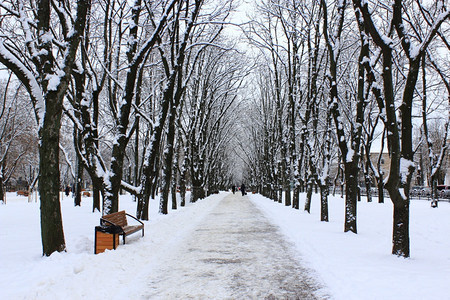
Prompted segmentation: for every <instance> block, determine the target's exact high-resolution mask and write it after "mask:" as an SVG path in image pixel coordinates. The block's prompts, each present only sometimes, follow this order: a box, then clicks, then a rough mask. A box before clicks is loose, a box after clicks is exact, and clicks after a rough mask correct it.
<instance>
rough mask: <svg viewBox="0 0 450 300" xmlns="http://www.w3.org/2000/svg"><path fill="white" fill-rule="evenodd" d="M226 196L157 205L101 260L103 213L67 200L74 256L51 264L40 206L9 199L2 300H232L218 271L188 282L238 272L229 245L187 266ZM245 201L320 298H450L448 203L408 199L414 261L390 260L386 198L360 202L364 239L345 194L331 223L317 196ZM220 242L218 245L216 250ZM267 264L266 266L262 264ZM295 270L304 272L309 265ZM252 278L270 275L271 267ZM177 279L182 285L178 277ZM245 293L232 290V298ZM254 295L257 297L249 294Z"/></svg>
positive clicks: (3, 212) (2, 235)
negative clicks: (347, 225) (286, 201)
mask: <svg viewBox="0 0 450 300" xmlns="http://www.w3.org/2000/svg"><path fill="white" fill-rule="evenodd" d="M228 195H229V193H221V194H219V195H214V196H212V197H209V198H207V199H205V200H202V201H199V202H198V203H196V204H188V205H187V207H184V208H179V209H178V210H177V211H170V212H169V215H167V216H163V215H158V214H157V206H158V203H157V201H152V202H151V213H150V218H151V220H150V221H149V222H146V228H145V233H146V235H145V237H144V238H140V235H139V234H135V235H133V236H131V237H130V239H129V243H127V245H120V247H119V248H118V249H117V250H116V251H108V252H107V253H103V254H99V255H94V254H93V252H94V249H93V248H94V228H95V226H97V225H98V222H99V218H100V213H98V212H97V213H91V206H92V200H91V199H90V198H83V202H82V206H81V207H74V206H73V200H72V198H66V197H64V199H63V200H62V213H63V222H64V232H65V237H66V244H67V253H63V254H61V253H56V254H53V255H52V256H51V257H49V258H44V257H42V256H41V252H42V249H41V241H40V225H39V203H36V202H31V203H28V201H27V198H24V197H17V196H15V195H13V194H8V195H7V204H6V205H0V228H1V229H2V230H1V232H0V278H2V280H0V299H97V298H99V297H102V298H107V299H108V298H109V299H140V298H150V299H170V297H171V296H180V295H181V294H180V293H183V286H186V289H191V292H192V291H194V292H195V291H196V290H197V289H205V288H206V294H205V297H208V298H210V297H211V298H217V299H223V298H226V295H228V294H226V293H225V292H223V293H219V291H223V287H224V286H225V283H224V282H223V280H222V281H220V280H211V278H215V276H216V275H217V274H215V276H213V277H210V280H209V281H208V282H209V284H208V285H204V284H203V285H202V282H201V281H192V280H189V274H191V272H189V269H190V268H192V274H197V275H199V274H202V272H204V275H205V276H206V275H208V274H209V275H211V272H213V271H211V269H208V267H211V265H212V266H216V267H217V268H222V267H223V266H224V265H227V266H230V267H231V268H232V267H233V266H237V265H238V264H237V263H229V264H219V263H218V262H224V261H225V260H223V259H224V258H220V259H219V258H218V257H217V255H218V254H217V253H220V251H222V250H223V249H215V250H216V251H217V253H215V255H214V257H212V256H211V257H209V258H207V259H205V260H204V262H208V263H205V264H204V265H203V264H194V263H188V261H189V260H192V258H193V257H195V255H196V254H195V251H193V253H189V251H188V250H195V249H196V248H197V247H196V246H195V245H198V244H199V243H198V242H196V240H199V239H200V240H202V239H206V237H207V236H206V237H205V235H204V234H205V233H206V231H202V230H199V228H204V229H207V228H209V229H210V230H211V229H214V230H212V232H221V230H218V229H217V227H214V225H212V224H213V223H212V222H213V221H214V220H215V219H219V217H220V216H219V215H220V214H218V211H223V210H224V208H222V207H223V205H224V203H225V202H224V201H226V199H224V198H225V197H226V196H228ZM239 197H240V196H239ZM246 197H248V198H249V199H250V200H251V201H252V203H253V205H255V206H256V207H258V208H259V209H260V210H261V211H262V212H263V213H264V215H265V216H267V218H268V220H270V222H271V223H272V224H273V225H275V228H277V230H280V231H281V232H282V233H283V234H282V235H283V236H284V238H285V239H286V241H287V243H285V245H287V246H286V247H288V248H289V247H291V250H286V251H287V253H291V254H292V256H294V257H296V259H292V258H289V259H290V260H291V261H293V263H292V264H293V265H296V263H297V262H296V261H299V262H300V263H301V264H303V266H304V267H306V268H307V269H310V270H312V271H311V272H307V273H308V274H307V275H308V276H310V275H311V276H314V277H315V281H316V282H318V283H319V285H322V286H325V287H326V288H325V289H323V290H321V291H320V293H319V295H331V297H332V298H334V299H450V295H449V283H450V276H449V274H450V239H449V238H448V234H449V232H450V205H449V203H447V202H441V203H440V204H439V208H437V209H432V208H430V205H429V202H427V201H423V200H421V201H419V200H415V201H412V202H411V258H409V259H402V258H398V257H395V256H392V255H390V250H391V232H392V229H391V227H392V205H391V204H390V203H389V202H387V203H385V204H378V203H365V202H360V203H359V206H358V231H359V233H358V234H357V235H354V234H350V233H343V218H344V201H343V199H341V198H339V197H336V198H331V199H330V218H331V221H330V222H329V223H323V222H320V221H319V216H320V212H319V203H318V202H319V199H318V197H317V196H315V198H314V199H313V205H312V210H311V214H310V215H309V214H307V213H305V212H303V211H302V210H300V211H296V210H293V209H291V208H288V207H285V206H284V205H282V204H279V203H274V202H273V201H271V200H268V199H266V198H263V197H261V196H259V195H248V196H246ZM228 199H229V198H228ZM135 207H136V203H135V202H133V201H132V200H131V197H130V196H123V197H122V198H121V202H120V209H125V210H126V211H127V212H129V213H131V214H134V212H135ZM215 214H216V215H215ZM255 214H259V213H255ZM215 216H216V217H217V218H216V217H215ZM224 216H225V217H226V218H224V219H223V220H222V221H221V222H223V223H221V224H222V225H220V226H222V227H223V224H227V222H229V223H230V225H232V224H234V226H237V225H236V223H235V222H236V221H240V219H241V218H242V215H240V210H239V211H234V212H233V213H232V214H231V215H224ZM233 216H235V217H236V218H234V219H233ZM260 217H261V218H262V219H256V220H260V221H258V222H266V221H263V219H264V218H263V217H262V215H260ZM258 218H259V217H258ZM273 225H272V226H273ZM211 226H212V227H211ZM269 226H270V224H269ZM228 231H229V230H228ZM240 231H242V230H240ZM227 238H229V237H227ZM260 240H264V238H261V239H260ZM127 241H128V240H127ZM218 242H219V241H217V240H212V244H210V246H211V245H214V244H215V243H218ZM223 242H226V241H225V239H224V241H223ZM268 242H269V243H270V242H271V241H268ZM277 243H278V244H284V242H283V241H280V242H277ZM246 244H247V241H242V242H241V243H239V247H241V246H242V247H243V246H245V245H246ZM272 244H273V241H272ZM266 245H267V244H266ZM194 246H195V247H194ZM218 247H219V248H223V247H224V246H223V244H220V245H219V246H218ZM258 247H263V246H261V245H260V246H258ZM283 247H284V246H283ZM197 250H198V249H197ZM241 250H242V249H241ZM206 252H208V251H206ZM222 252H224V253H222V254H224V255H229V256H230V257H228V258H226V259H231V260H226V261H227V262H230V261H231V262H232V260H233V259H237V258H236V257H235V255H236V254H235V253H233V251H230V250H227V251H222ZM211 253H212V252H210V254H211ZM259 260H260V259H259ZM234 262H237V260H235V261H234ZM280 264H281V265H283V264H282V263H280ZM262 266H263V267H261V268H262V269H264V266H265V265H264V264H263V265H262ZM266 266H267V265H266ZM283 266H284V265H283ZM284 268H286V267H284ZM295 268H297V267H295ZM269 269H270V268H269ZM172 270H173V271H175V272H171V271H172ZM298 270H302V271H299V273H302V272H303V270H304V268H303V267H298ZM183 272H184V273H183ZM208 272H209V273H208ZM227 272H228V271H227ZM252 272H254V273H255V275H258V276H259V275H262V276H263V275H264V274H263V273H264V272H267V271H263V270H261V271H258V270H256V271H252ZM258 272H259V273H258ZM220 274H221V276H222V275H226V274H227V273H226V272H225V273H224V272H220ZM183 275H185V276H183ZM173 276H174V277H173ZM177 276H178V278H179V280H180V281H177V280H175V279H176V278H177ZM258 276H256V277H258ZM206 277H208V276H206ZM177 283H178V285H177ZM176 285H177V286H176ZM260 285H261V286H264V284H263V283H261V284H260ZM174 286H176V287H174ZM214 291H217V293H214ZM241 292H242V291H241ZM211 293H212V294H211ZM231 295H233V294H231ZM242 295H243V294H242V293H240V294H234V297H235V298H240V296H242ZM249 296H250V297H251V296H252V294H251V293H250V292H249ZM231 297H233V296H231ZM323 297H325V296H323Z"/></svg>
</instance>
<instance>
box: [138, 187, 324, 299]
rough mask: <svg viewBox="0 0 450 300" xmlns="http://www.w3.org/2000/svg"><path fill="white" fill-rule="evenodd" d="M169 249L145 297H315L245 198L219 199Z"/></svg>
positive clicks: (296, 264)
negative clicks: (213, 206)
mask: <svg viewBox="0 0 450 300" xmlns="http://www.w3.org/2000/svg"><path fill="white" fill-rule="evenodd" d="M171 247H174V248H175V249H176V250H175V251H169V253H168V255H166V256H165V257H164V261H161V262H160V263H159V264H158V265H159V267H158V268H157V269H154V270H153V272H151V275H150V277H149V278H148V279H147V280H146V281H147V283H148V286H147V288H144V289H143V290H147V291H148V294H147V292H143V293H142V294H141V295H142V296H143V297H144V298H149V299H186V298H194V299H213V298H214V299H217V298H219V299H246V298H250V299H264V298H269V299H272V298H276V299H279V298H283V299H315V298H316V297H315V296H314V294H313V292H314V291H315V290H317V289H318V288H319V285H318V284H317V283H316V282H315V281H314V279H313V278H312V277H311V276H310V275H309V271H308V270H307V269H305V268H303V267H302V266H301V265H300V264H299V262H298V261H297V260H296V259H294V258H293V255H292V253H291V250H290V249H291V246H290V245H287V244H286V242H285V241H284V240H283V239H282V235H281V234H280V232H279V231H278V229H277V227H275V226H274V225H272V224H271V223H269V221H268V220H267V218H266V217H265V216H264V215H263V214H262V213H261V212H260V211H259V210H258V209H257V208H256V207H255V205H254V204H253V203H252V202H250V200H249V199H248V197H242V196H241V195H239V194H236V195H232V194H231V195H229V196H227V197H225V198H223V199H222V200H221V201H220V202H219V203H218V204H217V206H215V208H214V209H213V210H212V211H211V212H210V213H209V214H207V215H206V216H205V217H204V218H203V219H202V220H201V221H200V222H199V223H197V225H196V226H195V228H193V229H192V233H191V234H190V235H186V236H185V238H184V239H181V240H178V242H177V243H176V244H172V245H171Z"/></svg>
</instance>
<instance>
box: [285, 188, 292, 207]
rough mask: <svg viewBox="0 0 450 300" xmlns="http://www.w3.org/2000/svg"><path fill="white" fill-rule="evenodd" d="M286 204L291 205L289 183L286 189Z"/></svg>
mask: <svg viewBox="0 0 450 300" xmlns="http://www.w3.org/2000/svg"><path fill="white" fill-rule="evenodd" d="M284 205H286V206H291V187H290V186H289V185H287V186H286V190H285V191H284Z"/></svg>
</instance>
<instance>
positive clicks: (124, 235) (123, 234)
mask: <svg viewBox="0 0 450 300" xmlns="http://www.w3.org/2000/svg"><path fill="white" fill-rule="evenodd" d="M123 244H124V245H125V234H123Z"/></svg>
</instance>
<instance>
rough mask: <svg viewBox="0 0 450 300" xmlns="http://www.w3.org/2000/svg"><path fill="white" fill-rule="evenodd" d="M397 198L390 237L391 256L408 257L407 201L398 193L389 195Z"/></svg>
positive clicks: (394, 201)
mask: <svg viewBox="0 0 450 300" xmlns="http://www.w3.org/2000/svg"><path fill="white" fill-rule="evenodd" d="M393 196H394V197H397V198H398V199H396V200H393V203H394V223H393V231H392V232H393V236H392V243H393V247H392V254H395V255H398V256H402V257H409V255H410V253H409V199H408V200H404V199H402V198H401V195H400V194H399V193H396V194H395V195H391V197H393Z"/></svg>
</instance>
